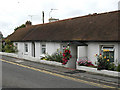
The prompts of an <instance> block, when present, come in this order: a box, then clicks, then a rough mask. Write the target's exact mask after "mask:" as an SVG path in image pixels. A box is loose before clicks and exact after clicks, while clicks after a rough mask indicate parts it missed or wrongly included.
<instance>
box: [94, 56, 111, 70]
mask: <svg viewBox="0 0 120 90" xmlns="http://www.w3.org/2000/svg"><path fill="white" fill-rule="evenodd" d="M96 57H97V60H98V62H97V65H98V66H97V69H98V70H102V69H106V70H108V69H109V66H110V60H109V59H106V58H105V57H104V56H103V55H101V54H100V55H97V54H96Z"/></svg>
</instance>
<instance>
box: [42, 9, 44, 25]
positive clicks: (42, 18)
mask: <svg viewBox="0 0 120 90" xmlns="http://www.w3.org/2000/svg"><path fill="white" fill-rule="evenodd" d="M42 20H43V24H44V11H42Z"/></svg>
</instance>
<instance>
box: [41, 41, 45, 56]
mask: <svg viewBox="0 0 120 90" xmlns="http://www.w3.org/2000/svg"><path fill="white" fill-rule="evenodd" d="M43 49H45V52H43ZM41 52H42V54H46V44H45V43H44V44H41Z"/></svg>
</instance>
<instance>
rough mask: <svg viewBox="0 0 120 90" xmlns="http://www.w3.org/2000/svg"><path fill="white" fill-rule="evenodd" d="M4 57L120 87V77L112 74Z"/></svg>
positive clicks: (70, 75) (12, 60) (46, 69)
mask: <svg viewBox="0 0 120 90" xmlns="http://www.w3.org/2000/svg"><path fill="white" fill-rule="evenodd" d="M2 59H4V60H7V61H11V62H15V63H19V64H22V65H26V66H30V67H34V68H38V69H41V70H45V71H49V72H54V73H57V74H61V75H65V76H69V77H74V78H78V79H81V80H86V81H91V82H95V83H100V84H105V85H109V86H114V87H116V88H120V81H119V80H120V78H118V77H111V76H106V75H100V74H96V73H91V72H86V71H82V70H75V69H71V68H66V67H61V66H55V65H48V64H43V63H39V62H32V61H29V60H23V59H18V58H13V57H9V56H2Z"/></svg>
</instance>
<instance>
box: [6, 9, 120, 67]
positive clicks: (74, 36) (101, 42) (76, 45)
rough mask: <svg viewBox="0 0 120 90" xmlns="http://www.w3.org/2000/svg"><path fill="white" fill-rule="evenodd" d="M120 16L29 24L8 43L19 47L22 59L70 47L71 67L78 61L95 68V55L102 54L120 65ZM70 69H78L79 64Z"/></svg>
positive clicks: (92, 16) (109, 14) (88, 17)
mask: <svg viewBox="0 0 120 90" xmlns="http://www.w3.org/2000/svg"><path fill="white" fill-rule="evenodd" d="M119 14H120V11H112V12H107V13H101V14H96V13H95V14H92V15H86V16H80V17H75V18H70V19H65V20H59V21H56V22H51V23H45V24H39V25H31V23H30V22H27V23H26V27H25V28H21V29H18V30H16V31H15V32H13V34H11V35H9V36H8V37H7V39H9V40H11V41H13V42H14V43H15V44H16V45H17V47H18V50H19V52H18V54H19V55H24V56H28V57H36V58H40V55H42V54H45V53H48V54H52V53H54V52H56V50H57V49H60V50H62V49H63V47H64V46H67V45H68V44H69V45H70V49H71V52H72V56H73V58H72V60H71V61H69V63H71V62H72V63H75V62H76V58H78V60H79V59H88V60H90V61H92V62H93V64H95V61H97V59H96V57H95V54H100V53H101V54H104V55H106V56H107V58H109V59H110V61H111V62H114V63H115V64H117V63H118V62H120V36H119V32H120V30H119V20H118V19H119V18H118V15H119ZM76 56H77V57H76ZM69 67H72V68H75V64H74V65H69Z"/></svg>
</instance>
